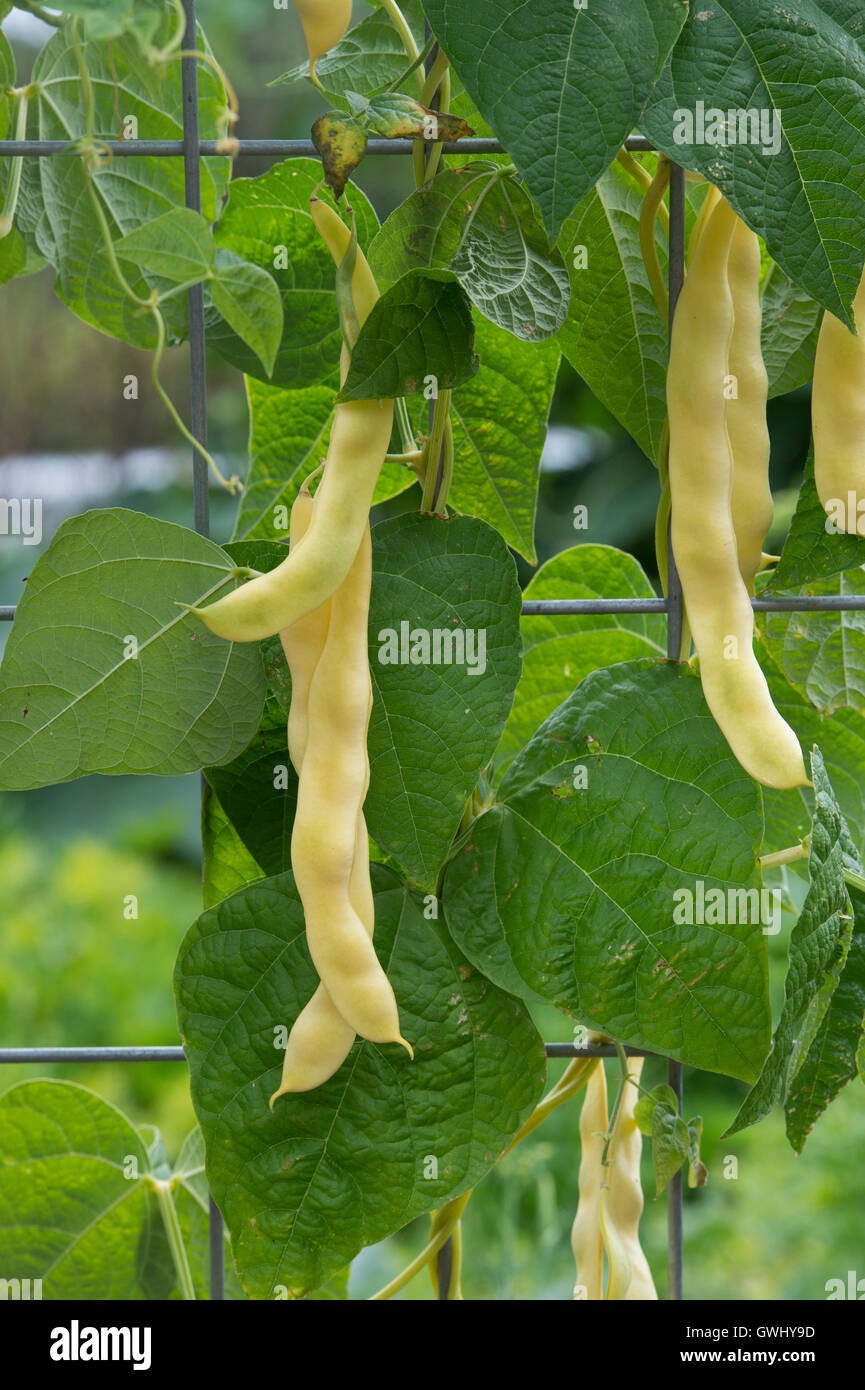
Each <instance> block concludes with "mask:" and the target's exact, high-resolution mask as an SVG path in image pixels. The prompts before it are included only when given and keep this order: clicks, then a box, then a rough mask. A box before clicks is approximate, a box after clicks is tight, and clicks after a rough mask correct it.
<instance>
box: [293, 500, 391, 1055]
mask: <svg viewBox="0 0 865 1390" xmlns="http://www.w3.org/2000/svg"><path fill="white" fill-rule="evenodd" d="M316 508H317V502H316ZM314 525H315V512H314V513H313V522H312V526H314ZM311 533H312V527H310V531H309V532H308V533H307V535H308V536H309V535H311ZM307 543H308V542H306V541H305V542H304V546H305V545H306V544H307ZM303 548H304V547H301V548H300V550H301V553H302V550H303ZM371 578H372V545H371V541H370V534H369V523H368V522H367V524H366V527H365V530H364V533H363V538H362V543H361V545H360V547H359V549H358V552H357V555H356V558H355V560H354V563H353V565H352V566H351V570H350V575H349V580H348V582H347V583H344V584H343V585H341V586H340V588H339V589H338V590H337V592H336V593H335V594H334V596H333V601H332V603H331V615H330V625H329V627H328V633H327V640H326V642H325V645H324V650H323V652H322V654H321V658H320V660H319V662H318V665H317V667H316V670H315V675H314V676H313V678H312V684H311V686H310V691H309V711H308V722H307V743H306V749H305V751H304V756H303V762H302V764H301V772H300V781H299V787H298V798H297V811H296V813H295V819H294V828H293V832H292V838H291V862H292V868H293V870H294V877H295V882H296V883H297V889H298V892H299V894H300V899H301V902H302V903H303V910H304V916H305V918H306V935H307V943H308V945H309V953H310V955H311V956H312V960H313V964H314V965H315V968H316V970H317V971H318V974H319V977H320V979H321V982H322V984H323V985H324V986H325V987H326V989H327V991H328V994H329V995H330V997H331V999H332V1001H333V1003H334V1005H335V1006H336V1008H337V1009H338V1010H339V1012H340V1013H341V1014H342V1016H343V1018H344V1019H345V1021H346V1023H347V1024H348V1025H349V1026H350V1027H351V1028H353V1029H354V1031H355V1032H356V1033H360V1035H361V1036H362V1037H364V1038H368V1039H369V1040H370V1041H371V1042H378V1043H386V1042H398V1043H400V1044H401V1045H402V1046H403V1047H405V1048H406V1050H407V1051H408V1052H409V1053H411V1048H410V1046H409V1044H408V1043H407V1042H406V1041H405V1039H404V1038H403V1037H402V1036H401V1034H400V1028H399V1015H398V1010H397V1005H396V1000H395V998H394V994H393V990H392V988H391V986H390V983H389V981H388V978H387V976H386V974H385V972H384V970H383V969H382V967H381V965H380V963H379V960H378V957H377V956H376V954H375V950H374V948H373V945H372V941H371V940H370V937H369V935H368V933H367V931H366V929H365V927H364V924H363V922H362V921H361V918H360V917H359V916H358V913H357V911H356V910H355V908H354V907H353V906H352V902H351V897H350V889H351V882H352V873H353V868H354V861H355V847H356V844H357V836H358V816H359V813H360V810H361V806H362V803H363V798H364V795H365V793H366V784H367V777H368V762H367V753H366V731H367V722H368V719H369V707H370V701H369V666H368V656H367V621H368V612H369V593H370V583H371Z"/></svg>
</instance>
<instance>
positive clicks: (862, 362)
mask: <svg viewBox="0 0 865 1390" xmlns="http://www.w3.org/2000/svg"><path fill="white" fill-rule="evenodd" d="M853 313H854V316H855V321H856V328H857V333H855V334H854V333H851V332H850V330H849V328H847V326H846V325H845V324H843V323H842V322H841V320H840V319H837V318H836V317H835V315H834V314H830V313H828V312H827V313H825V314H824V315H823V322H822V324H821V326H820V336H819V337H818V339H817V354H816V356H815V358H814V387H813V391H812V394H811V424H812V427H813V430H814V482H815V484H816V487H817V495H818V497H819V498H820V501H821V503H822V504H823V509H824V511H826V512H828V514H829V515H830V516H831V517H832V519H833V521H834V522H835V524H836V525H837V526H839V527H840V528H841V529H843V530H844V531H847V532H848V533H849V534H850V535H851V536H855V535H859V536H865V274H863V276H862V280H861V281H860V284H859V289H858V290H857V292H856V298H855V299H854V301H853ZM851 494H852V496H851ZM860 505H861V512H860Z"/></svg>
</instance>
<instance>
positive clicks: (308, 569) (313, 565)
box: [193, 199, 393, 642]
mask: <svg viewBox="0 0 865 1390" xmlns="http://www.w3.org/2000/svg"><path fill="white" fill-rule="evenodd" d="M315 204H318V210H316V208H315ZM322 209H324V210H325V211H324V212H322V211H321V210H322ZM312 210H313V217H314V219H315V220H316V225H317V226H320V230H321V231H322V235H323V236H324V238H325V240H326V242H327V245H328V248H329V250H330V251H331V254H332V255H333V258H334V260H335V261H336V262H337V264H338V263H339V261H340V260H341V259H342V256H344V254H345V251H346V249H347V247H348V243H349V239H350V233H349V230H348V228H347V227H346V226H345V223H344V222H343V221H342V220H341V218H339V217H338V216H337V214H336V213H335V212H333V210H332V209H329V208H328V206H327V204H325V203H320V202H319V200H318V199H313V200H312ZM330 213H332V216H330V215H329V214H330ZM340 229H341V230H340ZM352 288H353V293H354V296H355V308H356V310H357V315H358V321H359V322H360V323H361V324H362V323H363V322H364V320H365V319H366V316H367V314H368V313H369V310H370V309H371V308H372V305H373V304H374V303H375V300H376V299H377V297H378V290H377V288H376V286H375V280H374V278H373V276H372V272H371V271H370V269H369V265H368V264H367V261H366V258H365V256H364V255H363V252H362V251H360V249H358V253H357V265H356V267H355V271H354V275H353V277H352ZM347 362H348V357H347V354H346V352H345V351H343V380H344V379H345V372H346V369H347ZM392 429H393V401H392V400H382V401H346V402H344V403H341V404H340V405H338V406H337V408H336V413H335V416H334V422H333V429H332V430H331V436H330V443H329V446H328V451H327V461H326V463H325V467H324V475H323V477H322V481H321V484H320V486H319V489H318V492H317V493H316V497H315V507H314V510H313V515H312V521H311V523H310V527H309V530H308V531H307V533H306V535H305V536H304V540H303V544H302V545H300V546H298V548H297V551H296V552H295V553H294V554H292V553H289V555H288V557H287V558H286V559H285V560H283V562H282V564H281V565H278V566H277V567H276V569H273V570H270V571H269V573H267V574H262V575H259V576H258V577H257V578H255V579H251V580H250V581H249V582H248V583H246V584H242V585H241V586H240V587H239V588H237V589H235V590H234V591H233V592H232V593H230V594H227V595H226V596H225V598H221V599H218V600H217V601H216V603H211V604H209V605H208V606H207V607H206V608H194V609H193V612H195V613H197V614H198V616H199V617H200V618H201V619H202V620H203V622H204V623H206V625H207V626H208V627H209V628H210V630H211V632H215V633H216V635H217V636H218V637H224V638H225V639H226V640H227V641H229V642H257V641H260V640H261V639H262V638H265V637H273V636H274V635H275V634H276V633H277V632H281V631H283V630H284V629H285V628H290V627H292V626H293V625H294V624H295V623H296V622H298V621H299V620H300V619H301V618H304V617H306V615H307V614H308V613H310V612H311V611H312V610H313V609H314V608H318V607H320V606H321V604H323V603H324V602H325V601H326V600H327V599H329V598H330V597H331V596H332V595H333V593H334V592H335V590H336V589H337V588H339V586H340V584H342V582H343V580H344V579H345V577H346V575H347V574H348V572H349V569H350V567H351V564H352V561H353V560H354V557H355V555H356V554H357V552H358V547H359V546H360V543H361V538H362V536H363V532H364V528H365V527H366V525H367V522H368V517H369V509H370V506H371V505H372V499H373V494H374V492H375V486H376V483H377V482H378V477H379V474H380V472H381V469H382V465H383V463H384V458H385V454H386V453H387V449H388V445H389V443H390V437H391V431H392Z"/></svg>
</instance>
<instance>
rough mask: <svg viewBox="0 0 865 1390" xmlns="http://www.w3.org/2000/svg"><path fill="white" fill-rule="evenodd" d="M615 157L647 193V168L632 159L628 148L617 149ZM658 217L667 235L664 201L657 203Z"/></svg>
mask: <svg viewBox="0 0 865 1390" xmlns="http://www.w3.org/2000/svg"><path fill="white" fill-rule="evenodd" d="M616 158H617V159H618V161H619V163H620V164H621V166H622V168H623V169H627V171H628V173H629V174H630V175H631V178H632V179H635V180H636V181H637V183H638V184H639V185H640V187H641V188H642V190H643V192H644V193H648V191H649V189H650V188H651V187H652V175H651V174H650V173H649V171H648V169H646V168H645V167H644V166H643V165H642V164H641V163H640V162H639V160H637V159H634V156H633V155H632V154H631V152H630V150H626V149H624V147H623V148H622V149H620V150H619V153H618V154H617V156H616ZM658 218H659V220H660V223H661V226H662V227H663V229H664V232H665V234H666V235H668V236H669V233H670V214H669V213H668V212H667V207H666V204H665V203H664V202H661V203H659V204H658Z"/></svg>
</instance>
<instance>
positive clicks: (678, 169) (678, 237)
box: [667, 164, 685, 661]
mask: <svg viewBox="0 0 865 1390" xmlns="http://www.w3.org/2000/svg"><path fill="white" fill-rule="evenodd" d="M667 273H668V283H669V287H670V320H669V325H668V327H669V332H670V334H672V331H673V314H674V312H675V309H676V301H677V300H678V298H679V291H680V290H681V288H682V284H683V281H684V279H685V171H684V169H683V168H682V166H681V165H680V164H673V165H671V166H670V259H669V265H668V271H667ZM667 551H668V555H669V560H668V569H667V597H668V599H669V603H670V607H669V610H668V613H667V656H668V657H669V658H670V660H671V661H678V660H679V648H680V646H681V643H682V585H681V582H680V580H679V571H678V570H677V568H676V557H675V555H674V554H673V541H672V536H671V535H670V533H669V531H668V545H667Z"/></svg>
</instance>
